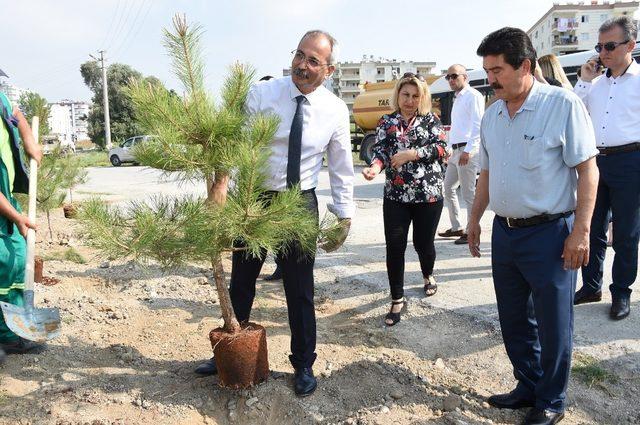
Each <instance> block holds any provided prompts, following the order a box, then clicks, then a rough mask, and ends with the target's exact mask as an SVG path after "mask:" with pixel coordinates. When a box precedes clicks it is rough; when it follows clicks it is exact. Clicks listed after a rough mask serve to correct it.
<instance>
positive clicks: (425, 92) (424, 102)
mask: <svg viewBox="0 0 640 425" xmlns="http://www.w3.org/2000/svg"><path fill="white" fill-rule="evenodd" d="M405 84H411V85H412V86H415V87H417V89H418V93H419V94H420V102H419V103H418V114H420V115H426V114H428V113H429V112H431V91H429V86H428V85H427V83H426V82H424V81H420V80H419V79H418V78H417V77H416V76H410V77H403V78H401V79H399V80H398V82H397V83H396V86H395V87H394V89H393V98H392V100H391V104H392V106H393V108H394V110H396V111H399V110H400V105H399V104H398V95H399V93H400V90H402V87H404V85H405Z"/></svg>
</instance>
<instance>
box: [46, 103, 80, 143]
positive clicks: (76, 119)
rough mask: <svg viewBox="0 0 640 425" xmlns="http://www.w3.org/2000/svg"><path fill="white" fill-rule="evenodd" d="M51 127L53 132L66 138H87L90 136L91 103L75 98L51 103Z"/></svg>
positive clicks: (76, 139)
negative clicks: (88, 118)
mask: <svg viewBox="0 0 640 425" xmlns="http://www.w3.org/2000/svg"><path fill="white" fill-rule="evenodd" d="M49 106H50V107H51V110H50V112H49V128H50V129H51V134H56V135H59V136H62V137H63V138H64V139H65V140H73V141H78V140H85V139H88V138H89V135H88V130H89V124H88V122H87V117H88V116H89V104H88V103H86V102H77V101H73V100H68V99H65V100H61V101H60V102H56V103H50V104H49Z"/></svg>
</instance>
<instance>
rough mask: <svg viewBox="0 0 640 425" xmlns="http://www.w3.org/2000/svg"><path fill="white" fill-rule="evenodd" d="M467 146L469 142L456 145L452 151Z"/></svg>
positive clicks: (452, 146)
mask: <svg viewBox="0 0 640 425" xmlns="http://www.w3.org/2000/svg"><path fill="white" fill-rule="evenodd" d="M465 146H467V142H464V143H454V144H453V145H451V149H459V148H463V147H465Z"/></svg>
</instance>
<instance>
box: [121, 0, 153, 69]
mask: <svg viewBox="0 0 640 425" xmlns="http://www.w3.org/2000/svg"><path fill="white" fill-rule="evenodd" d="M145 4H147V10H146V12H145V14H144V17H143V19H142V21H141V22H140V25H137V26H136V24H137V22H138V18H139V17H140V12H141V11H142V9H143V7H144V6H145ZM151 6H152V2H151V1H150V0H143V1H142V2H141V3H140V7H139V8H138V12H137V13H136V16H135V18H134V19H133V23H132V24H131V26H130V27H129V31H128V32H127V34H126V35H125V37H124V38H123V39H122V41H121V43H120V45H119V46H118V47H117V48H115V49H114V50H113V52H114V53H113V56H116V55H118V54H119V52H120V50H121V49H122V47H124V46H126V42H127V41H128V40H129V37H130V36H131V35H132V34H133V32H134V31H135V32H136V35H137V33H138V31H140V28H141V27H142V24H143V23H144V21H145V20H146V19H147V15H148V14H149V11H150V10H151ZM134 40H135V38H134ZM125 51H126V49H125Z"/></svg>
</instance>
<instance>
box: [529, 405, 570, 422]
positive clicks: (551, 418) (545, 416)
mask: <svg viewBox="0 0 640 425" xmlns="http://www.w3.org/2000/svg"><path fill="white" fill-rule="evenodd" d="M562 418H564V412H553V411H551V410H548V409H538V408H537V407H534V408H533V409H531V410H529V413H527V416H525V417H524V420H523V421H522V425H553V424H557V423H558V422H560V421H561V420H562Z"/></svg>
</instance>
